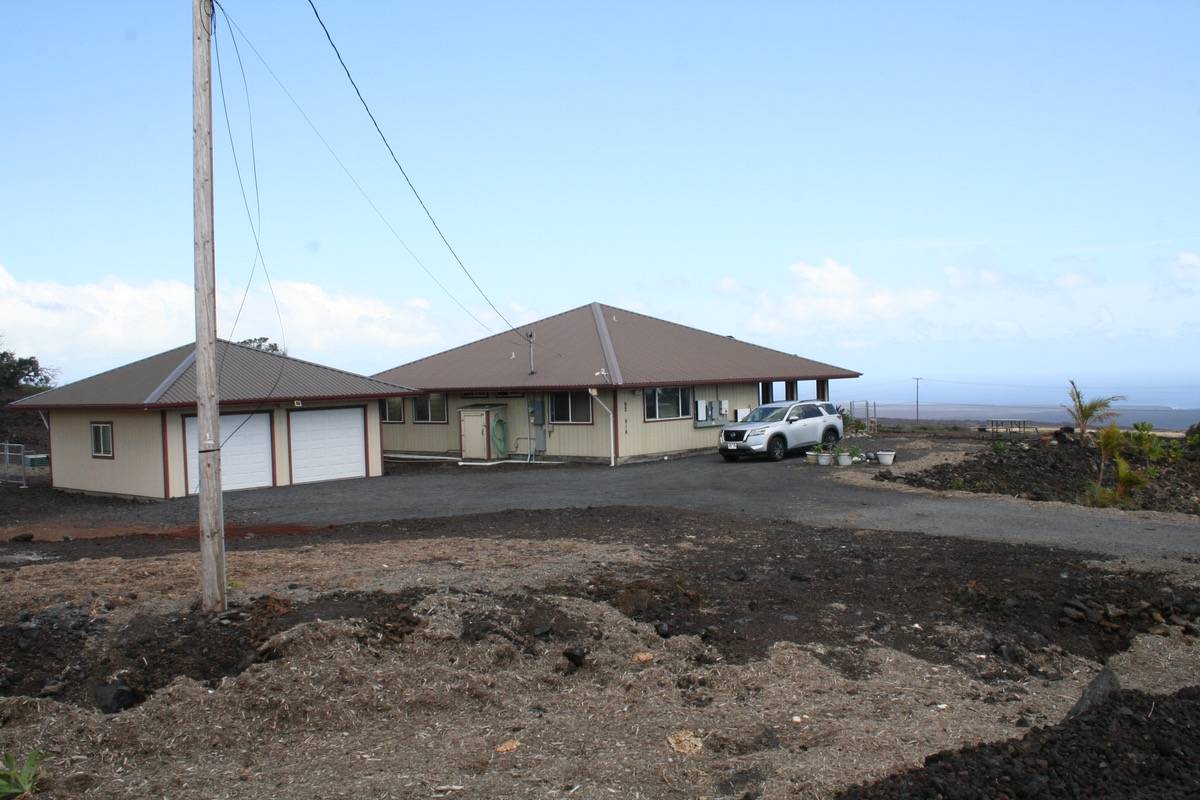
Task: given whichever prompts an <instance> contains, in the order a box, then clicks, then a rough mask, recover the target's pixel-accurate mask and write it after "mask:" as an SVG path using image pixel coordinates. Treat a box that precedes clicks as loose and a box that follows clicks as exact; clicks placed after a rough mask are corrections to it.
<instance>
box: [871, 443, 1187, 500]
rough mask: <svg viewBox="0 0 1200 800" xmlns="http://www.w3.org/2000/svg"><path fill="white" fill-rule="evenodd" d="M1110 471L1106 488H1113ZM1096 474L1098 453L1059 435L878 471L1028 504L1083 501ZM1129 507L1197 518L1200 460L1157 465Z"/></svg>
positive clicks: (924, 485)
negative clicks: (901, 470)
mask: <svg viewBox="0 0 1200 800" xmlns="http://www.w3.org/2000/svg"><path fill="white" fill-rule="evenodd" d="M1113 473H1114V470H1113V468H1111V467H1110V468H1109V469H1108V470H1106V474H1105V480H1104V485H1105V486H1106V487H1107V488H1112V486H1113V479H1114V476H1113ZM1099 476H1100V455H1099V452H1098V451H1097V449H1096V447H1095V446H1094V445H1092V444H1090V443H1085V442H1080V441H1078V440H1076V439H1074V438H1071V437H1068V436H1058V438H1056V439H1053V440H1051V443H1049V444H1037V443H1033V444H1031V443H1028V442H1017V443H1010V442H997V443H996V446H994V447H993V448H990V449H987V450H983V451H980V452H978V453H975V454H972V455H970V456H968V457H967V458H964V459H963V460H961V461H958V462H955V463H948V464H938V465H936V466H933V467H930V468H929V469H927V470H924V471H921V472H915V473H908V474H904V475H897V474H895V473H892V472H891V471H890V470H883V471H881V472H879V473H878V474H877V475H876V476H875V478H876V480H881V481H900V482H903V483H906V484H908V485H910V486H919V487H922V488H925V489H938V490H947V489H951V490H959V491H968V492H979V493H985V494H1005V495H1010V496H1017V497H1023V498H1026V499H1028V500H1060V501H1062V502H1066V503H1081V502H1084V499H1085V498H1086V497H1087V496H1088V493H1089V489H1090V488H1091V486H1092V485H1093V484H1094V483H1095V482H1096V479H1097V478H1098V477H1099ZM1128 502H1129V506H1130V507H1131V508H1139V509H1145V510H1151V511H1177V512H1182V513H1185V514H1200V458H1197V457H1196V454H1194V453H1193V452H1191V451H1187V453H1186V454H1185V455H1184V457H1183V458H1180V459H1178V460H1177V461H1174V462H1165V463H1161V464H1158V465H1155V466H1154V468H1153V475H1152V477H1151V478H1150V480H1149V482H1148V483H1147V485H1146V486H1145V487H1144V488H1143V489H1141V490H1138V491H1135V492H1134V493H1133V494H1132V495H1131V496H1130V498H1129V501H1128Z"/></svg>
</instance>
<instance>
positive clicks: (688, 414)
mask: <svg viewBox="0 0 1200 800" xmlns="http://www.w3.org/2000/svg"><path fill="white" fill-rule="evenodd" d="M663 389H675V390H676V391H678V392H680V397H679V410H680V412H681V416H678V417H660V416H658V393H659V391H661V390H663ZM684 391H686V392H687V402H686V403H684V402H683V394H682V393H683V392H684ZM646 392H653V393H654V413H655V416H653V417H651V416H650V415H649V414H647V413H646V411H647V408H646V403H647V400H648V396H647V395H646ZM695 400H696V387H694V386H684V385H679V386H652V387H647V388H645V389H643V390H642V421H643V422H678V421H680V420H684V419H692V418H693V417H695V415H696V411H695V409H694V408H692V403H693V402H695Z"/></svg>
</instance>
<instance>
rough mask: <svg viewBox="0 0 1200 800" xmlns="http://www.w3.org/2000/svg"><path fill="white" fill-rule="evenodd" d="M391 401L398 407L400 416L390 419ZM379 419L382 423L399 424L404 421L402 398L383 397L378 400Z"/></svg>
mask: <svg viewBox="0 0 1200 800" xmlns="http://www.w3.org/2000/svg"><path fill="white" fill-rule="evenodd" d="M392 403H395V404H396V405H397V406H399V408H400V418H399V419H392V414H391V409H392ZM379 421H380V422H382V423H383V424H384V425H401V424H403V423H404V398H403V397H384V398H381V399H380V401H379Z"/></svg>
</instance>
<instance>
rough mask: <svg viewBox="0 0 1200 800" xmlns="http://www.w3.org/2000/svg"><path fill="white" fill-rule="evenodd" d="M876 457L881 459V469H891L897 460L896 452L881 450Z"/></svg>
mask: <svg viewBox="0 0 1200 800" xmlns="http://www.w3.org/2000/svg"><path fill="white" fill-rule="evenodd" d="M875 457H876V458H878V459H879V465H880V466H881V467H890V466H891V465H892V461H894V460H895V458H896V451H895V450H880V451H879V452H878V453H876V454H875Z"/></svg>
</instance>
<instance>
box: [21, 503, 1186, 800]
mask: <svg viewBox="0 0 1200 800" xmlns="http://www.w3.org/2000/svg"><path fill="white" fill-rule="evenodd" d="M323 533H324V535H325V538H321V535H320V534H318V533H316V532H313V533H311V534H308V535H305V536H303V537H301V538H296V539H292V540H291V541H293V542H294V543H295V546H293V547H262V548H261V549H244V550H238V551H236V552H232V553H231V555H230V559H229V585H230V591H231V599H232V601H233V605H232V607H231V611H230V612H229V613H227V614H225V615H223V616H221V617H209V616H206V615H203V614H200V613H199V612H197V611H196V610H195V608H194V606H193V601H194V597H195V593H196V591H195V590H196V584H197V578H196V557H195V555H194V554H193V553H192V552H190V551H186V550H184V551H179V552H174V551H171V550H161V549H160V550H157V551H155V550H153V549H150V548H147V547H146V546H144V545H140V544H139V540H141V539H155V538H156V537H130V538H129V539H126V540H119V541H118V542H117V543H116V545H115V546H116V547H117V548H120V547H124V548H125V550H124V552H122V551H121V550H120V549H114V548H113V546H112V545H113V542H112V540H110V541H109V546H108V549H105V550H102V551H97V550H96V543H95V542H94V541H90V542H84V541H79V542H66V543H55V544H54V548H55V549H54V550H46V551H45V553H44V557H45V558H46V559H48V560H45V561H41V562H38V563H23V564H20V562H14V561H8V562H5V560H4V558H3V556H5V555H6V553H7V552H8V551H10V550H12V551H14V552H15V551H16V550H18V549H19V548H21V547H23V545H19V544H4V545H0V565H4V564H7V566H6V567H4V568H3V570H2V571H0V694H2V695H4V696H3V697H0V749H3V750H5V751H16V752H20V753H24V752H26V751H28V750H29V749H31V748H35V747H36V748H42V749H44V750H46V751H48V752H49V753H50V756H49V758H48V759H47V761H46V762H45V769H46V774H47V779H46V782H45V786H44V788H43V790H42V791H41V792H39V794H38V796H39V797H42V796H44V797H47V798H68V797H71V798H74V797H96V798H99V797H105V798H108V797H138V798H151V797H154V798H159V797H171V798H202V797H203V798H213V797H219V798H261V797H279V798H310V797H345V798H351V797H353V798H361V797H379V798H428V797H450V798H517V797H520V798H525V797H548V798H567V797H571V798H575V797H586V798H594V797H613V796H617V797H628V798H639V797H641V798H659V797H666V798H670V797H679V798H697V797H710V798H718V797H720V798H725V797H736V798H754V797H762V798H783V797H788V798H791V797H801V798H829V797H835V796H838V794H839V793H842V792H847V793H852V792H856V791H865V789H856V788H855V787H856V786H859V785H862V784H865V783H867V782H870V781H872V780H875V779H887V778H888V776H892V775H893V774H894V773H896V772H897V771H899V770H905V769H910V768H914V767H915V768H922V765H923V764H924V763H925V759H926V758H927V757H930V756H933V755H935V754H937V753H939V752H942V751H956V750H958V749H959V748H962V747H967V748H976V747H978V746H981V745H987V744H989V743H997V742H1010V740H1017V739H1018V737H1022V736H1025V735H1026V734H1029V735H1030V736H1033V735H1034V733H1031V731H1032V732H1038V731H1048V732H1051V733H1053V734H1054V735H1056V736H1059V737H1060V738H1061V737H1062V736H1064V735H1067V734H1064V733H1063V731H1066V730H1067V728H1066V727H1065V726H1063V727H1059V726H1057V723H1058V722H1059V721H1060V720H1061V719H1062V718H1063V716H1064V715H1065V714H1066V712H1067V711H1068V710H1069V709H1070V708H1071V707H1072V706H1073V705H1074V703H1075V702H1076V700H1077V699H1078V697H1079V696H1080V694H1081V693H1082V691H1083V690H1084V687H1085V686H1087V684H1088V683H1089V682H1090V681H1091V680H1092V679H1093V678H1094V677H1095V676H1096V675H1097V674H1098V672H1099V671H1100V669H1101V665H1102V664H1103V663H1105V662H1107V663H1108V664H1109V665H1110V667H1111V668H1112V669H1114V670H1115V671H1116V673H1117V674H1118V675H1119V677H1120V680H1121V682H1122V685H1123V686H1124V687H1125V688H1126V689H1127V690H1130V691H1141V692H1149V693H1153V695H1147V696H1148V697H1150V700H1149V701H1148V702H1150V703H1157V704H1158V705H1157V706H1156V707H1157V708H1160V709H1162V708H1166V707H1167V705H1170V704H1172V703H1174V704H1175V705H1170V707H1171V709H1172V714H1171V715H1168V714H1162V713H1160V712H1156V714H1153V715H1151V716H1150V719H1149V720H1148V721H1147V723H1146V724H1147V725H1149V726H1150V727H1147V728H1146V730H1145V733H1146V734H1147V735H1160V738H1161V736H1166V735H1169V733H1170V730H1171V729H1170V728H1169V727H1164V728H1161V729H1160V728H1159V727H1155V726H1158V725H1159V722H1157V721H1156V720H1157V719H1159V718H1161V719H1162V720H1167V719H1170V720H1172V721H1173V722H1172V724H1176V723H1177V722H1178V721H1179V720H1184V721H1186V720H1189V719H1193V718H1194V717H1189V716H1187V713H1185V712H1186V710H1187V708H1188V707H1187V706H1186V704H1187V703H1188V702H1192V700H1191V699H1190V698H1191V697H1192V696H1191V695H1187V694H1186V693H1184V694H1181V695H1180V696H1179V697H1178V698H1166V697H1165V696H1166V694H1170V693H1174V692H1177V691H1178V690H1180V689H1182V688H1184V687H1187V686H1189V685H1191V684H1194V683H1195V682H1196V680H1195V676H1196V675H1197V674H1200V646H1198V645H1197V644H1196V641H1197V640H1196V638H1195V636H1194V635H1193V633H1200V630H1196V629H1195V627H1194V626H1195V625H1196V623H1197V621H1198V618H1200V566H1197V565H1195V564H1189V563H1186V562H1179V561H1172V562H1164V563H1149V562H1121V561H1116V560H1099V559H1093V558H1091V557H1089V556H1088V555H1087V554H1082V553H1078V552H1073V551H1064V550H1053V549H1046V548H1038V547H1033V546H1016V545H1005V544H997V543H989V542H977V541H967V540H957V539H940V538H935V537H930V536H924V535H919V534H899V533H879V532H862V531H851V530H845V529H838V528H813V527H811V526H807V525H803V524H798V523H789V522H773V521H768V520H759V519H748V518H744V517H738V516H728V515H718V514H708V513H700V512H684V511H676V510H657V509H643V508H619V507H618V508H593V509H587V510H569V509H568V510H557V511H519V512H504V513H499V514H483V515H475V516H467V517H457V518H442V519H438V520H425V521H419V520H418V521H405V522H403V523H388V524H382V525H380V524H364V525H358V526H351V528H350V529H347V530H336V531H326V532H323ZM266 538H269V536H267V535H262V536H259V537H258V538H257V540H251V544H253V543H254V542H255V541H257V542H262V541H263V540H264V539H266ZM72 548H74V549H75V552H73V553H72V552H71V549H72ZM100 552H102V553H104V555H105V557H100V558H97V557H93V556H95V555H97V554H98V553H100ZM122 556H126V557H122ZM18 564H20V565H18ZM1189 626H1191V627H1189ZM1189 631H1192V632H1193V633H1189ZM1122 697H1123V698H1124V696H1122ZM1122 702H1123V703H1124V706H1122V707H1129V708H1132V709H1134V711H1133V713H1138V714H1141V715H1142V716H1143V717H1145V716H1146V714H1145V709H1143V706H1142V705H1141V704H1139V703H1141V701H1140V700H1139V699H1137V697H1134V696H1132V695H1131V696H1130V697H1129V698H1124V699H1123V700H1122ZM1164 704H1165V705H1164ZM1180 704H1183V705H1180ZM101 708H105V709H108V710H109V711H111V712H114V713H105V712H104V711H102V710H101ZM117 709H121V710H119V711H118V710H117ZM1114 713H1115V712H1114ZM1088 719H1091V718H1090V717H1089V718H1086V719H1085V720H1084V721H1085V723H1086V722H1087V720H1088ZM1097 724H1098V723H1097ZM1163 724H1164V725H1165V724H1166V723H1165V722H1164V723H1163ZM1076 727H1078V728H1079V730H1080V731H1081V733H1079V734H1078V736H1079V737H1080V741H1085V740H1086V736H1087V735H1091V733H1089V732H1092V731H1094V730H1095V729H1096V724H1091V723H1088V724H1079V723H1076ZM1037 735H1038V736H1045V735H1047V734H1043V733H1038V734H1037ZM1069 735H1075V734H1069ZM1176 738H1178V737H1176ZM1021 741H1024V740H1021ZM1191 741H1192V740H1188V739H1179V742H1180V745H1179V746H1181V747H1183V746H1190V745H1189V744H1188V743H1189V742H1191ZM1008 746H1009V745H1008V744H1005V745H1002V746H999V745H998V747H1001V748H1003V747H1008ZM1031 747H1032V745H1031ZM1006 752H1007V751H1004V750H1003V749H1000V750H996V751H995V752H994V753H993V752H992V751H988V753H987V758H990V759H992V761H995V762H996V763H997V764H999V765H1000V766H999V767H997V769H1001V770H1003V768H1004V765H1006V764H1010V763H1011V764H1017V763H1019V759H1015V758H1014V757H1011V756H1007V755H1005V753H1006ZM997 754H998V755H997ZM1151 755H1153V754H1151ZM1191 755H1192V756H1194V752H1192V753H1191ZM1039 757H1040V756H1039ZM1156 757H1161V758H1168V756H1165V755H1161V756H1156ZM946 758H949V756H947V757H946ZM996 759H999V761H996ZM1193 761H1194V758H1193ZM1035 762H1036V758H1035ZM933 763H934V765H935V766H936V764H937V763H941V762H940V761H938V760H937V759H935V761H934V762H933ZM955 763H958V762H955ZM989 763H991V762H989ZM1155 763H1158V762H1155ZM1172 763H1174V762H1172ZM935 766H934V767H924V768H923V769H926V770H928V769H934V768H935ZM1116 766H1120V765H1116ZM1023 768H1024V767H1023ZM959 771H961V770H957V769H956V770H955V772H959ZM1187 774H1188V773H1186V772H1185V773H1177V774H1175V776H1174V777H1172V775H1170V774H1164V775H1160V776H1159V777H1158V778H1155V777H1154V776H1155V775H1158V773H1157V772H1152V773H1148V774H1147V776H1143V785H1144V786H1145V787H1146V788H1147V791H1155V792H1156V793H1157V794H1156V796H1157V797H1160V798H1161V797H1172V796H1181V797H1182V796H1185V795H1172V794H1171V791H1172V790H1171V787H1172V785H1173V784H1172V783H1171V781H1172V780H1175V779H1176V778H1179V777H1180V775H1183V776H1184V777H1186V776H1187ZM1100 777H1101V778H1105V777H1106V776H1105V775H1100ZM939 780H942V781H943V783H944V782H945V776H944V775H940V776H939ZM1094 782H1095V781H1093V783H1094ZM960 784H961V785H964V786H965V785H968V784H967V783H963V782H961V781H960ZM913 785H925V784H913ZM875 791H884V790H881V789H876V790H875ZM905 791H907V790H905ZM921 791H924V790H921ZM921 791H917V792H916V793H910V794H895V793H893V794H890V795H889V794H875V795H861V796H864V797H865V796H871V797H885V796H916V797H921V796H933V795H932V794H928V793H924V794H923V793H921ZM848 796H850V795H848ZM853 796H860V795H853ZM947 796H949V795H947ZM962 796H976V795H962ZM978 796H988V797H998V796H1000V795H999V794H995V793H993V794H984V795H978ZM1013 796H1018V795H1015V794H1014V795H1013ZM1030 796H1037V795H1030Z"/></svg>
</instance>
